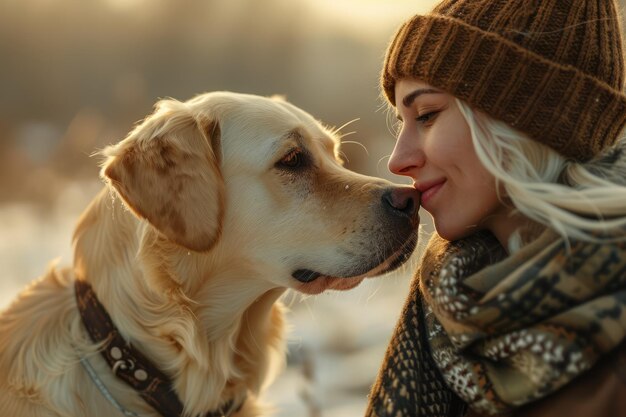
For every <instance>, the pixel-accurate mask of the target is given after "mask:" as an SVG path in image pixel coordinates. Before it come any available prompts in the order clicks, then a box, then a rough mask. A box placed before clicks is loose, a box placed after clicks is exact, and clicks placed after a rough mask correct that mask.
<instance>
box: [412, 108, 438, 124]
mask: <svg viewBox="0 0 626 417" xmlns="http://www.w3.org/2000/svg"><path fill="white" fill-rule="evenodd" d="M438 114H439V111H427V112H424V113H422V114H420V115H418V116H417V117H416V118H415V121H416V122H417V123H420V124H422V125H429V124H431V123H432V122H433V121H434V120H435V118H436V117H437V115H438Z"/></svg>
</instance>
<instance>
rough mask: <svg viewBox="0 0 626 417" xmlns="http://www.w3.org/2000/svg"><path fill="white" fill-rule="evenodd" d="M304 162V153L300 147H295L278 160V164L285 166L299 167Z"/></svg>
mask: <svg viewBox="0 0 626 417" xmlns="http://www.w3.org/2000/svg"><path fill="white" fill-rule="evenodd" d="M303 163H304V155H303V154H302V151H301V150H300V149H293V150H291V151H289V153H288V154H287V155H285V156H284V157H283V159H281V160H280V161H278V165H279V166H280V167H283V168H292V169H293V168H299V167H301V166H302V165H303Z"/></svg>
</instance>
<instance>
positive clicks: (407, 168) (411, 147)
mask: <svg viewBox="0 0 626 417" xmlns="http://www.w3.org/2000/svg"><path fill="white" fill-rule="evenodd" d="M395 93H396V103H395V104H396V111H397V116H398V119H399V120H400V121H401V129H400V133H399V135H398V138H397V142H396V145H395V148H394V150H393V154H392V155H391V159H390V160H389V170H390V171H391V172H393V173H394V174H397V175H405V176H407V177H411V178H412V179H413V183H414V186H415V188H417V189H418V190H419V191H421V193H422V200H421V205H422V207H423V208H424V209H425V210H426V211H428V212H429V213H430V214H431V216H432V217H433V220H434V223H435V228H436V230H437V233H438V234H439V235H440V236H441V237H443V238H444V239H447V240H456V239H459V238H462V237H465V236H467V235H469V234H471V233H473V232H475V231H477V230H480V229H488V230H491V231H492V233H494V234H495V235H496V237H497V238H498V239H499V240H500V242H501V243H502V244H503V245H504V246H505V247H506V243H507V241H508V237H509V236H510V233H511V232H512V230H510V229H511V228H510V226H509V224H508V223H510V219H509V218H508V214H509V213H510V211H511V210H510V208H508V207H507V206H505V205H504V204H503V203H502V202H500V200H499V199H498V195H497V191H496V180H495V178H494V177H493V175H491V174H490V173H489V172H488V171H487V170H486V169H485V167H484V166H483V165H482V164H481V162H480V161H479V159H478V156H477V155H476V152H475V151H474V146H473V145H472V138H471V134H470V128H469V125H468V124H467V122H466V121H465V118H464V117H463V115H462V114H461V111H460V109H459V108H458V106H457V104H456V100H455V99H454V97H453V96H451V95H450V94H447V93H444V92H443V91H441V90H438V89H436V88H434V87H431V86H430V85H428V84H425V83H423V82H420V81H418V80H415V79H402V80H400V81H398V82H397V84H396V89H395ZM507 222H508V223H507ZM503 239H504V241H503Z"/></svg>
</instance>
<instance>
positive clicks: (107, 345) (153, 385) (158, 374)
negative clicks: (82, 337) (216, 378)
mask: <svg viewBox="0 0 626 417" xmlns="http://www.w3.org/2000/svg"><path fill="white" fill-rule="evenodd" d="M74 290H75V294H76V301H77V303H76V304H77V306H78V311H79V312H80V316H81V318H82V321H83V325H84V326H85V328H86V329H87V333H89V336H90V337H91V340H92V341H93V342H94V343H103V345H102V348H101V350H100V353H101V354H102V357H103V358H104V359H105V361H106V362H107V364H108V365H109V368H111V370H112V371H113V374H114V375H115V376H116V377H117V378H119V379H121V380H122V381H124V382H125V383H127V384H128V385H130V386H131V387H132V388H133V389H134V390H135V391H136V392H137V393H138V394H139V395H140V396H141V398H143V399H144V401H146V402H147V403H148V404H150V406H152V408H154V409H155V410H156V411H157V412H159V413H160V414H161V415H162V416H163V417H181V416H182V415H183V404H182V403H181V402H180V399H179V398H178V396H177V395H176V393H175V392H174V389H173V385H172V381H171V380H170V378H169V377H168V376H167V375H165V374H164V373H163V372H162V371H161V370H159V369H158V368H157V367H156V366H155V365H154V364H153V363H152V362H151V361H150V360H149V359H148V358H146V357H145V356H144V355H143V354H142V353H141V352H139V351H138V350H137V349H135V348H134V347H133V346H131V345H130V343H128V342H127V341H126V340H125V339H124V338H123V337H122V335H121V334H120V332H119V330H118V329H117V327H115V324H113V321H112V320H111V317H110V316H109V313H107V311H106V310H105V308H104V306H103V305H102V304H101V303H100V301H99V300H98V298H97V297H96V293H95V292H94V291H93V288H92V287H91V285H90V284H89V283H87V282H85V281H81V280H76V281H75V282H74ZM244 402H245V399H244V400H243V401H242V402H241V403H240V404H239V405H238V406H237V407H236V404H235V403H234V401H233V400H230V401H227V402H226V403H225V404H223V405H222V406H221V407H220V409H219V410H216V411H210V412H208V413H207V414H205V415H204V417H228V416H230V415H231V414H233V413H234V412H236V411H239V409H240V408H241V406H242V405H243V403H244Z"/></svg>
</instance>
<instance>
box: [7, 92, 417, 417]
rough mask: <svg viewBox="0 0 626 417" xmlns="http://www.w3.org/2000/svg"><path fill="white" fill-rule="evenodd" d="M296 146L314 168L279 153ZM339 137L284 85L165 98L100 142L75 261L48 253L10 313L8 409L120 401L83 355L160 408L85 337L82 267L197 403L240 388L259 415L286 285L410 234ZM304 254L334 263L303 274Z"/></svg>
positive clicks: (317, 262) (274, 366)
mask: <svg viewBox="0 0 626 417" xmlns="http://www.w3.org/2000/svg"><path fill="white" fill-rule="evenodd" d="M293 149H298V150H300V151H304V152H305V153H306V155H307V158H308V161H309V162H310V163H311V164H310V166H309V167H308V168H306V169H304V170H301V171H297V170H296V171H289V170H285V169H283V168H281V167H280V166H279V165H277V164H278V163H279V161H281V159H283V158H284V157H285V155H286V154H289V152H291V151H292V150H293ZM338 152H339V141H338V139H337V138H336V137H334V136H333V134H332V133H331V132H330V131H328V130H327V129H325V128H324V127H323V126H322V125H321V124H319V123H318V122H317V121H316V120H315V119H313V118H312V117H311V116H310V115H308V114H307V113H305V112H303V111H302V110H300V109H298V108H296V107H294V106H292V105H291V104H289V103H287V102H285V101H283V100H280V99H270V98H262V97H257V96H250V95H242V94H233V93H224V92H217V93H209V94H205V95H201V96H198V97H197V98H195V99H192V100H190V101H188V102H185V103H182V102H177V101H174V100H165V101H162V102H160V103H159V105H158V106H157V108H156V110H155V112H154V114H152V115H150V116H149V117H148V118H146V120H145V121H143V122H142V123H141V124H139V125H138V126H137V128H136V129H134V130H133V131H132V132H131V133H130V134H129V135H128V137H127V138H126V139H124V140H123V141H121V142H120V143H118V144H117V145H114V146H112V147H109V148H107V149H106V150H105V151H104V155H105V156H106V161H105V162H104V164H103V168H102V175H103V178H104V179H105V181H106V183H107V184H106V187H105V188H104V189H103V190H102V192H101V193H100V194H99V195H98V196H96V198H95V199H94V200H93V202H92V203H91V205H90V206H89V207H88V208H87V209H86V210H85V212H84V214H83V215H82V218H81V219H80V221H79V223H78V225H77V228H76V230H75V233H74V247H75V256H74V264H73V266H72V267H70V268H58V267H57V266H56V265H52V266H51V268H50V270H49V271H48V272H47V273H46V274H44V275H43V276H42V277H41V278H40V279H39V280H37V281H36V282H34V283H33V284H32V285H30V286H29V287H28V288H26V289H25V290H24V291H23V292H22V293H21V294H20V295H19V297H18V298H17V299H16V300H15V301H14V302H13V303H12V305H11V306H10V307H9V308H8V309H7V310H6V311H4V312H3V313H2V314H1V315H0V416H7V417H52V416H55V417H56V416H67V417H70V416H71V417H78V416H89V417H105V416H106V417H116V416H121V415H122V414H121V413H120V412H119V411H118V410H117V409H115V408H114V407H113V406H112V405H111V404H110V403H109V402H108V401H107V400H106V399H105V398H104V397H103V395H102V394H101V393H100V391H98V389H97V388H96V386H95V384H94V383H93V381H92V380H91V379H90V378H89V376H88V375H87V374H86V372H85V370H84V369H83V367H82V366H81V364H80V363H79V358H80V357H85V358H88V360H89V362H90V363H91V364H92V366H93V367H94V368H95V369H96V371H97V373H98V376H99V378H100V379H101V380H102V381H103V382H104V384H105V385H106V386H107V388H108V389H109V390H110V392H111V394H112V395H113V397H114V398H115V399H116V400H117V401H118V402H119V403H120V404H122V405H123V407H125V408H126V409H129V410H132V411H134V412H136V413H138V414H140V415H141V416H157V415H158V414H157V413H156V412H155V411H154V410H153V409H152V408H150V406H148V405H147V404H146V403H145V402H144V401H143V400H142V399H141V398H140V397H139V396H138V395H137V394H136V393H135V392H134V391H132V389H130V388H129V387H128V386H127V385H125V384H124V383H123V382H122V381H120V380H117V379H116V378H115V376H114V375H113V374H112V372H111V371H110V370H109V369H108V367H107V366H106V364H105V362H104V361H103V359H102V358H101V357H100V355H99V353H98V351H97V350H98V346H97V345H94V344H93V343H92V342H91V340H90V339H89V337H88V336H87V334H86V331H85V330H84V328H83V327H82V323H81V320H80V316H79V314H78V311H77V309H76V302H75V298H74V290H73V282H74V280H76V279H81V280H86V281H88V282H90V283H91V285H92V286H93V288H94V290H95V292H96V294H97V296H98V298H99V299H100V301H101V303H102V304H103V305H104V306H105V307H106V309H107V311H108V312H109V314H110V316H111V318H112V319H113V321H114V323H115V324H116V326H117V327H118V328H119V330H120V332H121V334H122V335H123V336H124V338H125V339H127V340H128V341H129V342H131V343H132V344H133V346H135V347H136V348H138V349H139V350H140V351H142V352H143V353H144V354H145V355H146V356H147V357H149V358H150V359H151V360H152V361H153V362H154V363H155V364H156V365H157V366H158V367H160V369H161V370H162V371H163V372H165V373H166V374H168V375H170V376H171V378H172V380H173V382H174V388H175V390H176V393H177V394H178V396H179V398H180V399H181V401H182V402H183V404H184V406H185V415H186V416H199V415H202V414H204V413H206V412H207V411H210V410H214V409H217V408H218V407H219V406H220V405H221V404H223V403H224V402H226V401H228V400H229V399H235V401H239V400H242V399H243V398H244V397H245V398H247V400H246V401H245V404H244V406H243V407H242V409H241V410H240V411H239V412H238V413H237V414H236V415H237V417H248V416H256V415H261V414H264V413H265V412H266V410H265V408H264V406H263V405H262V403H261V402H260V401H259V400H258V397H259V396H260V395H261V393H262V390H263V388H264V387H265V386H266V385H267V384H268V383H269V382H271V380H272V379H273V377H274V376H275V375H276V373H277V372H278V371H279V370H280V369H281V367H282V366H283V362H284V350H285V344H284V320H283V307H282V305H281V303H280V301H279V298H280V297H281V295H282V294H283V293H284V291H285V290H286V289H287V288H293V289H295V290H297V291H303V292H306V293H319V292H321V291H324V290H326V289H329V288H334V289H349V288H352V287H353V286H355V285H357V284H358V283H359V282H360V281H361V280H362V279H363V278H364V277H365V276H366V275H377V274H380V273H382V272H385V271H386V270H387V269H388V268H389V261H390V259H391V258H393V257H392V256H387V255H385V256H382V254H383V253H387V254H388V252H389V251H387V252H385V251H384V250H383V247H386V248H387V249H388V248H389V247H391V248H393V249H394V250H395V248H397V249H398V251H400V248H401V246H406V245H404V243H405V242H404V241H397V242H396V241H389V242H386V243H385V242H383V241H382V240H381V236H384V235H386V234H388V232H389V231H388V230H386V228H387V226H386V224H385V222H384V221H381V211H380V210H379V209H378V208H377V205H379V203H380V195H381V192H382V191H384V190H386V189H390V188H391V184H390V183H388V182H386V181H383V180H380V179H374V178H370V177H365V176H362V175H358V174H355V173H352V172H349V171H348V170H346V169H345V168H343V167H342V166H341V164H340V163H339V161H338V159H337V155H338ZM307 169H308V171H307ZM383 220H384V219H383ZM391 233H392V234H393V233H394V232H393V231H391ZM407 236H408V235H407ZM411 236H412V235H411ZM396 240H399V239H396ZM411 249H412V247H411ZM404 250H406V249H404ZM396 255H397V254H395V253H394V256H396ZM364 259H368V260H370V259H374V262H373V263H372V264H371V267H368V270H367V271H363V270H362V269H359V268H360V267H361V265H362V264H363V260H364ZM298 268H316V269H319V270H321V271H322V272H324V273H325V276H327V277H322V278H319V279H318V280H316V281H315V282H312V283H301V282H299V281H297V280H295V279H294V278H293V277H292V275H291V274H292V273H293V271H294V270H296V269H298ZM333 276H335V277H342V278H330V277H333Z"/></svg>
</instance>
